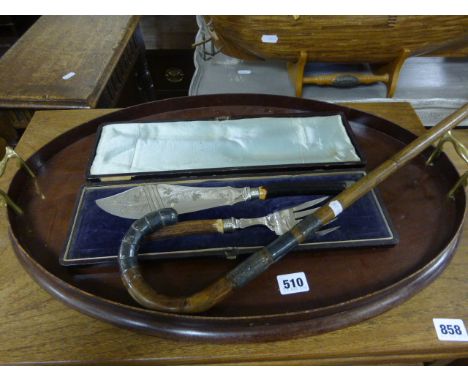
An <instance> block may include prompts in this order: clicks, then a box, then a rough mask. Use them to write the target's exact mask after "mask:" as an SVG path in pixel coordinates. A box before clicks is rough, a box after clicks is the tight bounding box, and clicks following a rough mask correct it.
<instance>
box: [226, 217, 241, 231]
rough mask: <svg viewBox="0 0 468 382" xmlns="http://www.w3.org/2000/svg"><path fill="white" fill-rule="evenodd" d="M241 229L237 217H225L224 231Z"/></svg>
mask: <svg viewBox="0 0 468 382" xmlns="http://www.w3.org/2000/svg"><path fill="white" fill-rule="evenodd" d="M236 229H239V222H238V220H237V219H236V218H228V219H223V230H224V232H234V231H235V230H236Z"/></svg>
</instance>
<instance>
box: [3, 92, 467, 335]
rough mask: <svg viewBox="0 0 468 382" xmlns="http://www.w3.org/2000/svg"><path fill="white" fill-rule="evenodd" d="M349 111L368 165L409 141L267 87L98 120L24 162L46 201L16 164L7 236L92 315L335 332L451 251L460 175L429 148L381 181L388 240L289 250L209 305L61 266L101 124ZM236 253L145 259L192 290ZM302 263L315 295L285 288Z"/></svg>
mask: <svg viewBox="0 0 468 382" xmlns="http://www.w3.org/2000/svg"><path fill="white" fill-rule="evenodd" d="M303 111H321V112H323V111H327V112H343V113H344V114H345V115H346V116H347V118H348V120H349V121H350V124H351V127H352V129H353V131H354V133H355V135H356V140H357V142H358V145H359V146H360V147H361V148H362V150H363V152H364V155H365V156H366V158H367V169H368V170H370V169H372V168H374V167H376V166H377V165H378V164H380V163H381V162H383V161H384V160H385V159H387V158H388V157H390V156H391V155H392V154H393V153H395V152H396V151H398V150H400V149H401V148H402V147H403V146H405V144H407V143H408V142H410V141H411V140H412V139H414V135H413V134H411V133H409V132H408V131H407V130H404V129H402V128H401V127H398V126H397V125H395V124H393V123H391V122H389V121H386V120H384V119H381V118H378V117H375V116H373V115H370V114H366V113H363V112H360V111H357V110H353V109H350V108H346V107H341V106H337V105H332V104H327V103H322V102H315V101H310V100H304V99H298V98H290V97H280V96H269V95H246V94H243V95H228V94H226V95H210V96H198V97H184V98H177V99H170V100H165V101H159V102H153V103H148V104H143V105H138V106H135V107H131V108H128V109H124V110H121V111H118V112H115V113H112V114H108V115H106V116H103V117H101V118H98V119H95V120H93V121H90V122H88V123H85V124H83V125H80V126H78V127H76V128H74V129H73V130H70V131H69V132H67V133H65V134H63V135H61V136H59V137H58V138H56V139H55V140H53V141H52V142H50V143H49V144H47V145H46V146H44V147H43V148H42V149H40V150H39V151H38V152H36V153H35V154H34V155H33V156H32V157H31V158H30V159H29V160H28V163H29V164H30V165H31V166H32V167H33V168H34V169H35V170H36V172H37V173H38V180H39V184H40V187H41V188H42V191H43V193H44V194H45V196H46V199H45V200H41V199H40V198H39V197H38V196H37V195H36V194H35V191H34V184H33V182H32V181H31V179H30V178H29V177H28V176H27V175H26V174H25V173H24V172H23V171H19V172H18V173H17V174H16V175H15V177H14V179H13V181H12V183H11V185H10V189H9V194H10V196H11V197H12V198H13V200H15V201H17V202H18V204H19V205H20V206H21V208H23V209H24V211H25V214H24V216H17V215H15V214H14V213H13V212H11V211H9V214H8V218H9V223H10V237H11V241H12V243H13V246H14V249H15V252H16V254H17V256H18V258H19V260H20V262H21V263H22V265H23V266H24V267H25V269H26V270H27V271H28V272H29V273H30V275H31V276H32V277H33V278H34V279H35V280H36V281H37V282H38V283H39V284H40V285H41V286H42V287H43V288H44V289H46V290H47V291H48V292H49V293H51V294H52V295H53V296H55V297H56V298H58V299H59V300H62V301H63V302H65V303H66V304H68V305H69V306H71V307H73V308H75V309H78V310H79V311H81V312H83V313H85V314H88V315H90V316H93V317H96V318H99V319H102V320H105V321H108V322H111V323H113V324H116V325H119V326H123V327H126V328H129V329H134V330H139V331H143V332H146V333H150V334H155V335H160V336H165V337H170V338H190V339H196V340H205V341H213V342H215V341H218V342H247V341H264V340H277V339H286V338H294V337H300V336H307V335H311V334H318V333H322V332H326V331H331V330H335V329H338V328H342V327H345V326H348V325H350V324H353V323H357V322H359V321H362V320H364V319H367V318H370V317H372V316H375V315H377V314H380V313H382V312H384V311H386V310H388V309H390V308H391V307H393V306H395V305H397V304H399V303H401V302H403V301H405V300H406V299H408V298H409V297H410V296H411V295H413V294H415V293H416V292H418V291H419V290H421V289H422V288H423V287H424V286H426V285H427V284H428V283H429V282H430V281H432V280H434V279H435V278H436V277H437V275H438V274H439V273H440V272H441V271H442V270H443V269H444V268H445V266H446V265H447V264H448V261H449V260H450V258H451V256H452V254H453V252H454V250H455V247H456V244H457V242H458V238H459V236H460V231H461V226H462V223H463V217H464V213H465V208H466V203H465V195H464V193H463V192H457V193H456V197H455V200H448V199H447V197H446V195H447V193H448V191H449V189H450V187H451V186H452V185H453V184H454V183H455V182H456V180H457V178H458V175H457V172H456V170H455V169H454V167H453V166H452V164H451V163H450V161H449V160H448V159H447V157H446V156H445V155H442V156H441V157H440V158H439V159H438V160H437V161H436V163H435V164H434V166H430V167H427V166H426V165H425V163H424V162H425V159H426V158H427V156H428V153H429V151H427V152H425V154H424V155H421V156H419V157H418V158H417V159H415V160H414V161H412V162H411V163H410V164H409V165H407V166H406V167H404V168H403V169H401V170H400V171H399V172H397V173H396V174H395V175H393V176H392V177H390V178H389V179H388V180H386V181H385V182H384V183H382V185H381V186H380V187H379V191H380V194H381V196H382V199H383V201H384V203H385V205H386V207H387V209H388V212H389V214H390V217H391V219H392V221H393V223H394V225H395V227H396V229H397V232H398V233H399V235H400V243H399V244H398V245H396V246H394V247H388V248H361V249H342V250H326V251H320V252H310V253H294V254H289V255H288V256H286V257H285V258H284V259H283V260H281V261H279V262H278V263H276V264H274V265H273V266H272V267H271V268H270V269H269V270H268V271H267V272H266V273H264V274H262V275H261V276H260V277H259V278H257V279H255V280H254V281H253V282H251V283H250V284H249V285H248V286H247V287H245V288H244V289H241V290H238V291H236V292H235V293H234V294H232V295H231V296H230V297H229V298H227V299H226V300H225V301H223V302H222V303H221V304H219V305H218V306H216V307H214V308H213V309H211V310H210V311H208V312H206V313H204V314H198V315H178V314H168V313H159V312H154V311H150V310H147V309H145V308H142V307H140V306H139V305H138V304H137V303H135V302H134V301H133V299H132V298H131V297H130V296H129V294H128V293H127V291H126V289H125V288H124V286H123V284H122V282H121V280H120V276H119V272H118V268H117V266H89V267H86V268H65V267H62V266H60V265H59V256H60V253H61V251H62V250H63V247H64V243H65V239H66V236H67V232H68V226H69V221H70V219H71V217H72V212H73V208H74V204H75V199H76V197H77V194H78V190H79V188H80V186H81V185H82V184H83V183H84V182H85V172H86V167H87V165H88V160H89V157H90V154H91V150H92V148H93V145H94V140H95V133H96V130H97V127H98V125H99V124H101V123H104V122H115V121H130V120H138V121H145V120H146V121H149V120H152V119H154V118H157V119H158V120H164V119H168V120H169V119H170V120H174V119H175V118H180V119H203V118H211V117H216V116H234V115H250V114H251V115H259V114H266V115H268V114H271V113H294V112H303ZM236 261H237V260H225V259H213V258H200V259H185V260H182V259H179V260H160V261H152V262H150V261H148V262H145V263H144V266H143V269H144V275H145V278H146V279H147V280H148V281H149V282H150V283H151V285H152V286H153V287H154V288H155V289H156V290H158V291H160V292H162V293H165V294H168V295H174V296H180V295H189V294H192V293H194V292H195V291H197V290H200V289H201V288H203V287H204V286H206V285H207V284H210V283H211V282H213V281H214V280H216V279H217V278H219V277H220V276H221V275H223V274H225V273H226V272H227V271H228V270H229V269H231V268H232V267H233V266H234V265H235V263H236ZM294 272H305V274H306V275H307V279H308V282H309V286H310V292H309V293H299V294H293V295H287V296H282V295H281V294H280V293H279V291H278V285H277V280H276V276H277V275H280V274H288V273H294Z"/></svg>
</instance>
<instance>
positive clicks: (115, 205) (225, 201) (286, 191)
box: [96, 182, 352, 219]
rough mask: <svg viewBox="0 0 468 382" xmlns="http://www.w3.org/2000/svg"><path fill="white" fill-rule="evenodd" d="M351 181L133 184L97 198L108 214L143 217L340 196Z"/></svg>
mask: <svg viewBox="0 0 468 382" xmlns="http://www.w3.org/2000/svg"><path fill="white" fill-rule="evenodd" d="M350 183H352V182H329V183H318V182H277V183H272V184H269V185H265V186H261V187H241V188H235V187H190V186H179V185H174V184H165V183H156V184H145V185H142V186H137V187H133V188H131V189H129V190H126V191H123V192H121V193H119V194H116V195H112V196H108V197H106V198H102V199H98V200H96V204H97V205H98V206H99V207H100V208H101V209H103V210H104V211H106V212H107V213H109V214H112V215H115V216H118V217H122V218H127V219H140V218H142V217H143V216H145V215H146V214H147V213H149V212H152V211H156V210H159V209H161V208H174V209H175V210H176V211H177V213H179V214H184V213H189V212H195V211H201V210H205V209H208V208H213V207H220V206H230V205H233V204H236V203H239V202H244V201H248V200H254V199H261V200H265V199H267V198H272V197H278V196H292V195H337V194H339V193H340V192H342V191H343V190H344V189H345V188H346V187H347V186H348V185H349V184H350Z"/></svg>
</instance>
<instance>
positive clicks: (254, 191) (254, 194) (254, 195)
mask: <svg viewBox="0 0 468 382" xmlns="http://www.w3.org/2000/svg"><path fill="white" fill-rule="evenodd" d="M247 188H248V189H249V195H250V198H249V199H248V200H250V199H254V200H255V199H260V190H259V188H258V187H255V188H250V187H247Z"/></svg>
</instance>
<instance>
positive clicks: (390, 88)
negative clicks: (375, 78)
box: [375, 48, 410, 98]
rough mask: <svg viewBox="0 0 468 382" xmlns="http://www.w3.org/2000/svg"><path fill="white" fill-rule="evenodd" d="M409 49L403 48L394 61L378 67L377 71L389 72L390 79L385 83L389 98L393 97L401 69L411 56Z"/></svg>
mask: <svg viewBox="0 0 468 382" xmlns="http://www.w3.org/2000/svg"><path fill="white" fill-rule="evenodd" d="M409 55H410V51H409V49H406V48H405V49H403V50H402V51H401V53H400V55H399V56H398V57H397V58H395V59H394V60H393V61H392V62H389V63H388V64H385V65H382V66H380V67H378V68H376V70H375V73H376V74H380V75H384V74H388V81H387V82H386V83H385V85H386V86H387V98H392V97H393V95H394V94H395V91H396V86H397V84H398V78H400V71H401V68H402V67H403V64H404V63H405V61H406V59H407V58H408V57H409Z"/></svg>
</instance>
